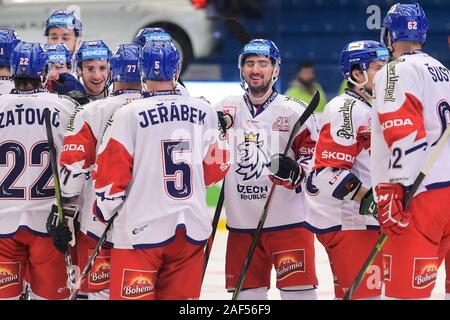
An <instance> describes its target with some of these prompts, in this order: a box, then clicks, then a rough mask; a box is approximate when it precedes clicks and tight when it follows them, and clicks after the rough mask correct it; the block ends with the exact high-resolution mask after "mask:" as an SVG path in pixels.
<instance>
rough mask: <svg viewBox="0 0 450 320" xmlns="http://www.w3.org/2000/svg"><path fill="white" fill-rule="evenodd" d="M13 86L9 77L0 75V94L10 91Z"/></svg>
mask: <svg viewBox="0 0 450 320" xmlns="http://www.w3.org/2000/svg"><path fill="white" fill-rule="evenodd" d="M13 88H14V82H13V81H12V80H11V78H10V77H0V95H2V94H7V93H10V92H11V90H12V89H13Z"/></svg>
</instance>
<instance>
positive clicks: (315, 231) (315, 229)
mask: <svg viewBox="0 0 450 320" xmlns="http://www.w3.org/2000/svg"><path fill="white" fill-rule="evenodd" d="M303 227H305V228H306V229H308V230H309V231H311V232H314V233H318V234H322V233H327V232H333V231H341V229H342V225H337V226H333V227H330V228H326V229H319V228H316V227H314V226H312V225H310V224H309V223H308V222H306V221H305V222H304V223H303Z"/></svg>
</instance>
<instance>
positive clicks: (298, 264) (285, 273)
mask: <svg viewBox="0 0 450 320" xmlns="http://www.w3.org/2000/svg"><path fill="white" fill-rule="evenodd" d="M273 260H274V262H275V271H276V272H277V280H283V279H285V278H287V277H289V276H290V275H292V274H294V273H297V272H305V250H304V249H294V250H287V251H280V252H275V253H274V254H273Z"/></svg>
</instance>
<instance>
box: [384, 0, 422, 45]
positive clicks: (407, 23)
mask: <svg viewBox="0 0 450 320" xmlns="http://www.w3.org/2000/svg"><path fill="white" fill-rule="evenodd" d="M427 30H428V19H427V17H426V16H425V12H424V11H423V9H422V8H421V7H420V5H419V4H418V3H415V4H400V3H397V4H394V5H393V6H392V7H391V8H390V9H389V11H388V13H387V14H386V17H385V18H384V20H383V27H382V28H381V36H380V38H381V43H382V44H384V45H385V46H387V45H388V43H387V35H388V34H389V37H390V39H391V42H392V43H394V42H397V41H417V42H420V43H422V44H423V43H425V40H426V38H427Z"/></svg>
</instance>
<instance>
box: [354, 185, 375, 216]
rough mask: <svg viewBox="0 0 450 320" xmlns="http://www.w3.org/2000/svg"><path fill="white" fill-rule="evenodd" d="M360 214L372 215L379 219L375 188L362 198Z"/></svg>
mask: <svg viewBox="0 0 450 320" xmlns="http://www.w3.org/2000/svg"><path fill="white" fill-rule="evenodd" d="M359 214H362V215H370V214H371V215H372V216H373V217H374V218H375V219H378V209H377V203H376V202H375V199H374V198H373V190H372V188H370V189H369V190H368V191H367V192H366V194H365V195H364V196H363V197H362V199H361V204H360V205H359Z"/></svg>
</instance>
